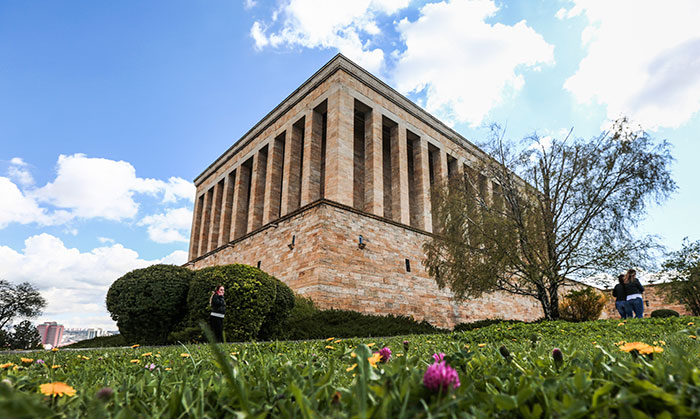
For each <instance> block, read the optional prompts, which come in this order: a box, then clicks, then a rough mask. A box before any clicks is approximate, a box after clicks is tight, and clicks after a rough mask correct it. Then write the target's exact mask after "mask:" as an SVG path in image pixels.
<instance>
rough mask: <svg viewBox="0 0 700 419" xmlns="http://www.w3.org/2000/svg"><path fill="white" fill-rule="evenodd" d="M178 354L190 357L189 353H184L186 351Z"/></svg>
mask: <svg viewBox="0 0 700 419" xmlns="http://www.w3.org/2000/svg"><path fill="white" fill-rule="evenodd" d="M180 356H181V357H183V358H189V357H190V354H188V353H186V352H183V353H181V354H180Z"/></svg>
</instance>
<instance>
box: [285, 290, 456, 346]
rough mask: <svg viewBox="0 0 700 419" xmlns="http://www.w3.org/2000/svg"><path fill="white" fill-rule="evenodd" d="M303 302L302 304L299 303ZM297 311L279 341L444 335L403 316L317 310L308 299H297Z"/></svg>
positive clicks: (424, 324) (431, 327)
mask: <svg viewBox="0 0 700 419" xmlns="http://www.w3.org/2000/svg"><path fill="white" fill-rule="evenodd" d="M300 300H301V301H302V302H301V304H300V303H299V301H300ZM296 301H297V305H296V306H295V310H296V311H294V310H293V311H292V315H290V317H289V319H287V321H286V322H285V324H284V328H283V331H282V333H281V334H280V335H278V336H277V337H278V339H285V340H303V339H325V338H328V337H336V338H350V337H376V336H396V335H407V334H427V333H447V332H449V331H448V330H445V329H439V328H436V327H435V326H433V325H431V324H430V323H428V322H426V321H425V320H424V321H421V322H417V321H415V320H414V319H413V318H411V317H406V316H394V315H388V316H378V315H371V314H362V313H358V312H355V311H349V310H336V309H330V310H318V309H316V308H315V307H313V303H311V305H310V304H309V303H310V301H311V300H308V299H305V298H303V297H297V300H296Z"/></svg>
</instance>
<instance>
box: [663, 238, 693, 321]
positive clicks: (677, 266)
mask: <svg viewBox="0 0 700 419" xmlns="http://www.w3.org/2000/svg"><path fill="white" fill-rule="evenodd" d="M663 273H664V274H665V276H666V277H667V278H668V279H669V282H667V283H663V284H660V289H661V291H662V292H663V293H664V294H665V296H666V301H667V302H675V301H677V302H679V303H681V304H683V305H684V306H685V307H686V308H687V309H688V310H689V311H690V312H691V313H693V315H694V316H700V241H696V242H694V243H690V242H688V241H687V240H684V241H683V247H682V248H681V250H679V251H677V252H673V253H672V254H671V256H670V257H669V258H668V260H666V262H664V264H663Z"/></svg>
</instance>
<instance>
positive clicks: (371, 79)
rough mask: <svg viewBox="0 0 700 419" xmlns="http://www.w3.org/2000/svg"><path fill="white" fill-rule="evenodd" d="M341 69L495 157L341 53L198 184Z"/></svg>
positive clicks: (470, 147)
mask: <svg viewBox="0 0 700 419" xmlns="http://www.w3.org/2000/svg"><path fill="white" fill-rule="evenodd" d="M338 70H344V71H345V72H347V73H348V74H349V75H350V76H352V77H355V78H356V79H357V80H359V81H360V82H362V83H363V84H365V85H367V86H369V87H370V88H371V89H373V90H375V91H376V92H377V93H379V94H381V95H382V96H384V97H385V98H387V99H388V100H390V101H391V102H393V103H394V104H396V105H397V106H399V107H401V108H403V109H404V110H406V111H407V112H408V113H410V114H411V115H413V116H414V117H416V118H418V119H420V120H422V121H423V122H425V123H427V124H428V125H431V126H432V127H433V128H435V129H436V130H437V131H439V132H441V133H442V134H443V135H445V137H447V138H449V139H451V140H452V141H454V142H455V143H456V144H458V145H460V146H461V147H462V148H464V149H466V150H467V151H469V152H471V153H476V154H477V155H479V156H480V157H482V158H487V159H489V160H490V159H491V157H490V156H488V154H486V153H485V152H484V151H483V150H481V149H480V148H478V147H477V146H476V145H474V144H473V143H472V142H470V141H469V140H467V139H466V138H464V137H463V136H462V135H461V134H459V133H458V132H457V131H455V130H453V129H452V128H450V127H448V126H447V125H445V124H444V123H443V122H442V121H440V120H439V119H437V118H436V117H435V116H433V115H432V114H430V113H428V112H427V111H426V110H424V109H423V108H421V107H420V106H418V105H416V104H415V103H414V102H413V101H411V100H410V99H408V98H407V97H405V96H403V95H402V94H401V93H399V92H398V91H396V90H395V89H394V88H392V87H391V86H389V85H388V84H386V83H384V82H383V81H381V80H380V79H379V78H378V77H376V76H374V75H373V74H371V73H370V72H369V71H367V70H365V69H364V68H362V67H360V66H359V65H357V64H355V63H354V62H353V61H351V60H350V59H348V58H347V57H345V56H344V55H342V54H340V53H338V54H336V55H335V56H334V57H333V58H332V59H331V60H330V61H328V62H327V63H326V64H325V65H324V66H323V67H321V68H320V69H319V70H318V71H316V72H315V73H314V74H313V75H312V76H311V77H309V78H308V79H307V80H306V81H305V82H304V83H302V84H301V86H299V87H298V88H297V89H296V90H294V91H293V92H292V93H291V94H290V95H289V96H287V97H286V98H285V99H284V100H283V101H282V102H280V104H279V105H277V106H275V108H274V109H272V110H271V111H270V112H269V113H268V114H267V115H265V116H264V117H263V118H262V119H261V120H260V121H259V122H258V123H257V124H255V125H254V126H253V127H252V128H251V129H249V130H248V132H246V133H245V134H243V136H242V137H241V138H240V139H239V140H238V141H236V142H235V143H233V145H231V147H229V148H228V149H227V150H226V151H225V152H224V153H222V154H221V155H220V156H219V157H218V158H217V159H216V160H214V162H213V163H211V164H210V165H209V166H208V167H207V168H206V169H204V171H203V172H202V173H200V174H199V175H198V176H197V177H196V178H195V179H194V183H195V185H198V184H199V183H201V181H203V180H204V179H205V178H206V177H207V176H209V175H210V174H211V173H213V172H215V171H216V170H217V169H218V168H219V167H220V166H221V165H222V164H223V161H224V160H226V159H227V158H229V157H231V156H233V155H235V154H236V153H238V151H240V150H241V149H242V148H243V147H245V146H246V145H248V144H249V143H250V142H251V141H252V140H253V139H254V138H256V137H257V135H258V134H259V133H260V132H262V131H263V130H265V129H266V128H267V127H268V126H270V125H271V124H272V123H274V121H276V120H277V119H278V118H279V117H281V116H282V115H283V114H284V113H285V112H287V111H288V110H289V109H290V108H291V107H292V106H294V105H295V104H296V103H298V102H299V101H301V100H302V99H303V98H304V97H306V95H307V94H309V93H310V92H311V91H312V90H313V89H315V88H316V87H317V86H318V85H319V84H321V83H322V82H324V81H325V80H326V79H328V78H329V77H330V76H332V75H333V74H335V72H336V71H338ZM376 85H378V86H376Z"/></svg>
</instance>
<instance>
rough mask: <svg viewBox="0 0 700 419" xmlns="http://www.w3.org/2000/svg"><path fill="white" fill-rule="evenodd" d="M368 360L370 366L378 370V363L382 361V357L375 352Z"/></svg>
mask: <svg viewBox="0 0 700 419" xmlns="http://www.w3.org/2000/svg"><path fill="white" fill-rule="evenodd" d="M367 360H368V361H369V364H370V365H371V366H373V367H374V368H377V362H379V361H381V360H382V356H381V355H380V354H379V352H375V353H374V354H372V356H370V357H369V358H367Z"/></svg>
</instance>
